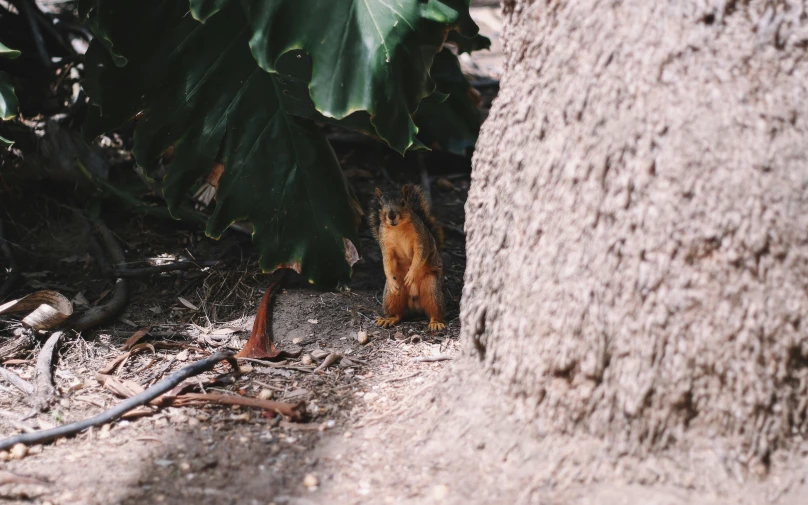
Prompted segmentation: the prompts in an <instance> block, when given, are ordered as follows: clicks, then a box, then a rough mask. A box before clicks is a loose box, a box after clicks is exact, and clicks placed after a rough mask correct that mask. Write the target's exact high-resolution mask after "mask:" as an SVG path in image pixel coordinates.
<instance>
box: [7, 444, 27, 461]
mask: <svg viewBox="0 0 808 505" xmlns="http://www.w3.org/2000/svg"><path fill="white" fill-rule="evenodd" d="M27 455H28V446H27V445H25V444H15V445H14V447H12V448H11V452H10V453H9V456H10V457H11V459H22V458H24V457H25V456H27Z"/></svg>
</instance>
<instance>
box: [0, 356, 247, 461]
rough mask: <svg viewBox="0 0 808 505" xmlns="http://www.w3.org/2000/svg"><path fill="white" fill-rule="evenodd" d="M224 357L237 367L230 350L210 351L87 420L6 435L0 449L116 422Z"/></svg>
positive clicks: (50, 438) (39, 442) (44, 440)
mask: <svg viewBox="0 0 808 505" xmlns="http://www.w3.org/2000/svg"><path fill="white" fill-rule="evenodd" d="M224 360H227V362H228V363H229V364H230V366H231V367H233V369H236V370H237V369H238V364H237V363H236V361H235V360H234V359H233V354H232V353H229V352H227V353H224V352H222V353H216V354H213V355H212V356H209V357H207V358H205V359H202V360H199V361H197V362H196V363H192V364H190V365H188V366H186V367H185V368H182V369H181V370H179V371H178V372H176V373H174V374H172V375H170V376H169V377H167V378H165V379H163V380H162V381H160V382H158V383H157V384H155V385H154V386H152V387H150V388H149V389H147V390H146V391H143V392H142V393H139V394H137V395H135V396H133V397H131V398H129V399H127V400H124V401H122V402H121V403H119V404H118V405H116V406H115V407H113V408H111V409H109V410H106V411H104V412H102V413H100V414H98V415H96V416H93V417H91V418H89V419H85V420H83V421H78V422H75V423H70V424H66V425H64V426H59V427H58V428H53V429H50V430H43V431H37V432H36V433H25V434H22V435H17V436H14V437H9V438H6V439H4V440H0V450H7V449H10V448H11V447H14V445H16V444H25V445H32V444H43V443H45V442H50V441H51V440H56V439H57V438H62V437H69V436H72V435H76V434H78V433H81V432H82V431H84V430H86V429H88V428H92V427H94V426H101V425H103V424H107V423H109V422H112V421H115V420H116V419H118V418H119V417H121V416H122V415H123V414H125V413H126V412H129V411H130V410H133V409H135V408H136V407H140V406H141V405H146V404H147V403H149V402H151V401H152V400H154V399H155V398H157V397H158V396H160V395H162V394H164V393H166V392H168V391H171V389H173V388H174V387H175V386H177V385H178V384H179V383H181V382H182V381H184V380H185V379H187V378H188V377H193V376H195V375H199V374H201V373H203V372H207V371H208V370H211V369H212V368H213V367H214V366H215V365H216V364H217V363H219V362H220V361H224Z"/></svg>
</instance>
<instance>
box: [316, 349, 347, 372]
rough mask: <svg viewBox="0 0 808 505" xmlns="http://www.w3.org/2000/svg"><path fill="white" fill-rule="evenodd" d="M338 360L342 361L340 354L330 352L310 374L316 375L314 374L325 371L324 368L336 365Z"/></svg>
mask: <svg viewBox="0 0 808 505" xmlns="http://www.w3.org/2000/svg"><path fill="white" fill-rule="evenodd" d="M340 359H342V354H340V353H338V352H332V353H330V354H329V355H328V356H326V357H325V359H324V360H323V362H322V363H321V364H320V366H318V367H317V368H315V369H314V372H312V373H316V372H319V371H321V370H325V369H326V368H328V367H330V366H331V365H333V364H334V363H336V362H337V361H339V360H340Z"/></svg>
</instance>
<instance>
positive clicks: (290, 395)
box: [283, 388, 309, 400]
mask: <svg viewBox="0 0 808 505" xmlns="http://www.w3.org/2000/svg"><path fill="white" fill-rule="evenodd" d="M307 394H309V390H308V389H303V388H300V389H295V390H293V391H289V392H288V393H286V394H285V395H283V399H284V400H288V399H289V398H297V397H298V396H306V395H307Z"/></svg>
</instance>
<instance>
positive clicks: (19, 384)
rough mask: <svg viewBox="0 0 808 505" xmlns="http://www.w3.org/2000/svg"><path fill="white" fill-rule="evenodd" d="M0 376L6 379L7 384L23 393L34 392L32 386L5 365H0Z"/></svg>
mask: <svg viewBox="0 0 808 505" xmlns="http://www.w3.org/2000/svg"><path fill="white" fill-rule="evenodd" d="M0 377H3V378H4V379H6V380H7V381H8V382H9V384H11V385H12V386H14V387H15V388H17V389H19V390H20V391H22V392H23V393H25V394H27V395H29V396H30V395H32V394H34V386H33V384H30V383H28V382H26V381H25V380H23V379H22V377H20V376H19V375H17V374H15V373H14V372H12V371H11V370H9V369H8V368H5V367H0Z"/></svg>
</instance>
